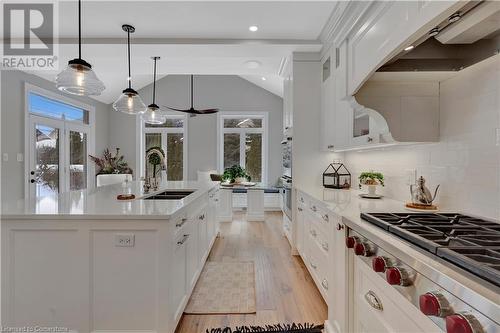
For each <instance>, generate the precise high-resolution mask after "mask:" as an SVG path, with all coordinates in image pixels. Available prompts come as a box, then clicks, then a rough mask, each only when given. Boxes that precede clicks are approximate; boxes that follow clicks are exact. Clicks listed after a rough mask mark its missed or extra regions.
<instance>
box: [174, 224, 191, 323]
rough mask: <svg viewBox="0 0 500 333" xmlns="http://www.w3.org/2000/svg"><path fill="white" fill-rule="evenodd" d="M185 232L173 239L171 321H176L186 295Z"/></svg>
mask: <svg viewBox="0 0 500 333" xmlns="http://www.w3.org/2000/svg"><path fill="white" fill-rule="evenodd" d="M188 238H189V235H187V234H181V235H179V237H177V239H176V240H175V244H174V251H173V256H172V270H171V271H172V283H171V285H170V288H171V289H170V290H171V299H170V300H171V305H172V306H171V308H172V309H173V310H174V311H173V313H172V315H173V321H174V322H176V321H177V319H178V318H179V317H180V316H181V314H182V312H183V311H184V308H183V305H184V301H185V297H186V289H187V288H186V242H187V240H188Z"/></svg>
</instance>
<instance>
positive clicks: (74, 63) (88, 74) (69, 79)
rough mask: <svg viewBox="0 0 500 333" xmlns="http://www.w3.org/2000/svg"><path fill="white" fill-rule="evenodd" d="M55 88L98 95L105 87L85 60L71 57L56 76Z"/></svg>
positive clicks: (74, 92)
mask: <svg viewBox="0 0 500 333" xmlns="http://www.w3.org/2000/svg"><path fill="white" fill-rule="evenodd" d="M56 87H57V89H59V90H61V91H64V92H67V93H68V94H72V95H78V96H98V95H100V94H101V93H102V92H103V91H104V89H105V87H104V84H103V83H102V81H101V80H99V78H97V75H95V73H94V71H93V70H92V66H90V65H89V64H88V63H87V62H85V61H84V60H82V59H73V60H71V61H69V62H68V66H67V67H66V69H64V70H63V71H62V72H61V73H59V74H58V75H57V77H56Z"/></svg>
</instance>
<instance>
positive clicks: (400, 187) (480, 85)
mask: <svg viewBox="0 0 500 333" xmlns="http://www.w3.org/2000/svg"><path fill="white" fill-rule="evenodd" d="M499 95H500V56H496V57H495V58H494V59H489V60H487V61H485V62H482V63H479V64H477V65H475V66H473V67H471V68H467V69H465V70H463V71H461V72H460V73H458V74H457V75H456V76H454V77H452V78H450V79H448V80H446V81H443V82H441V84H440V96H439V108H440V121H439V122H440V124H439V126H440V141H439V142H438V143H432V144H422V145H411V146H397V147H388V148H384V149H377V150H373V151H362V152H348V153H346V154H345V157H344V159H345V163H346V165H347V167H348V168H350V170H351V172H352V174H353V177H355V178H354V179H355V182H356V184H357V177H358V176H359V174H360V173H361V172H363V171H368V170H376V171H380V172H382V173H383V174H384V176H385V178H386V186H385V187H384V188H381V189H380V192H381V193H382V194H384V195H386V196H388V197H391V198H395V199H399V200H408V199H409V198H410V192H409V188H408V185H407V184H406V183H407V170H408V169H416V170H417V175H418V176H420V175H422V176H424V177H425V178H426V179H427V184H428V185H429V187H430V188H431V191H433V190H434V188H435V187H436V186H437V185H438V184H441V187H440V190H439V194H438V205H439V206H440V207H441V208H442V209H446V210H457V211H461V212H464V213H470V214H476V215H480V216H485V217H491V218H496V219H500V146H499V145H497V131H498V128H500V97H499ZM353 183H354V181H353Z"/></svg>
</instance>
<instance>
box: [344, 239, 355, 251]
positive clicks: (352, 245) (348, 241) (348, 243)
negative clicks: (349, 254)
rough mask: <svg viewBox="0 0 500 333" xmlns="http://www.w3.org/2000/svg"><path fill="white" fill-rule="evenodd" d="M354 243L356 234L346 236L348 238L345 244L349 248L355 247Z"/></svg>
mask: <svg viewBox="0 0 500 333" xmlns="http://www.w3.org/2000/svg"><path fill="white" fill-rule="evenodd" d="M354 244H356V237H354V236H349V237H346V239H345V246H346V247H347V248H348V249H352V248H353V247H354Z"/></svg>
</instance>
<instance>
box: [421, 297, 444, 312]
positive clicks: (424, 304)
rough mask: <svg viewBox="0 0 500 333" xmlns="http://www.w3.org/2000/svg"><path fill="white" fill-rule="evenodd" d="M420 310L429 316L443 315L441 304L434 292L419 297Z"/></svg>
mask: <svg viewBox="0 0 500 333" xmlns="http://www.w3.org/2000/svg"><path fill="white" fill-rule="evenodd" d="M418 302H419V306H420V311H422V313H423V314H425V315H427V316H440V315H441V304H440V303H439V299H438V297H437V296H436V295H434V294H432V293H427V294H424V295H420V297H419V299H418Z"/></svg>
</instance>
